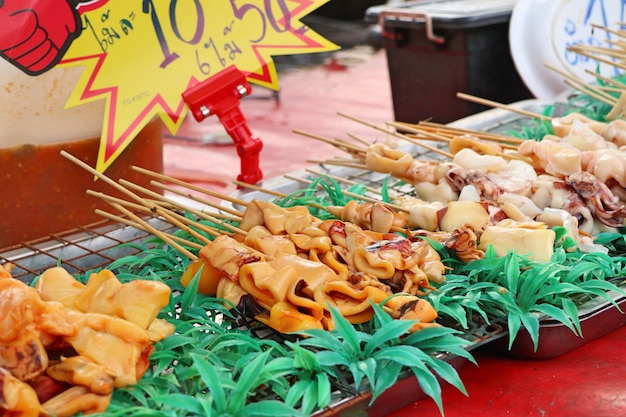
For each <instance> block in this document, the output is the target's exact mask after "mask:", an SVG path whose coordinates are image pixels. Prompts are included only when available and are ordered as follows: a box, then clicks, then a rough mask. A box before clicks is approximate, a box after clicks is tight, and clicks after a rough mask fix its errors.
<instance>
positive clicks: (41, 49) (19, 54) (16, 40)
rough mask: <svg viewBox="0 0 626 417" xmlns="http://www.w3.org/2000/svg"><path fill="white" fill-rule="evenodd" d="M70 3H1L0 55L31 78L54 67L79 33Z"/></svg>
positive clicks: (7, 0)
mask: <svg viewBox="0 0 626 417" xmlns="http://www.w3.org/2000/svg"><path fill="white" fill-rule="evenodd" d="M70 1H71V0H30V1H24V0H0V27H1V28H2V30H1V31H0V56H2V57H4V58H5V59H6V60H8V61H9V62H11V63H12V64H13V65H15V66H16V67H18V68H19V69H21V70H22V71H24V72H25V73H27V74H30V75H37V74H41V73H43V72H45V71H47V70H48V69H50V68H52V67H53V66H54V65H56V64H57V62H59V61H60V60H61V58H62V57H63V55H64V54H65V51H66V50H67V48H69V46H70V45H71V43H72V41H73V40H74V39H76V37H78V35H79V34H80V31H81V20H80V15H79V14H78V12H77V11H76V9H75V8H74V7H73V6H72V5H70ZM73 3H76V2H75V1H73Z"/></svg>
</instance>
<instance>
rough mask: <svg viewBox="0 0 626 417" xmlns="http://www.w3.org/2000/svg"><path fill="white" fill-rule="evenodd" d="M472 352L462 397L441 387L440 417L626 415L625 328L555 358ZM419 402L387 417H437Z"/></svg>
mask: <svg viewBox="0 0 626 417" xmlns="http://www.w3.org/2000/svg"><path fill="white" fill-rule="evenodd" d="M488 347H489V346H485V348H486V349H481V350H477V351H475V352H474V357H475V358H476V360H477V362H478V366H475V365H473V364H471V363H468V364H466V365H464V366H462V367H461V368H460V370H459V375H460V377H461V380H462V381H463V383H464V385H465V388H466V389H467V393H468V396H467V397H466V396H465V395H463V394H462V393H461V392H459V391H458V390H457V389H456V388H454V387H452V386H450V385H447V384H446V385H444V386H443V389H442V391H443V392H442V398H443V405H444V413H445V417H474V416H476V417H478V416H480V417H485V416H514V417H522V416H537V417H604V416H611V417H618V416H626V377H625V376H626V327H621V328H619V329H618V330H615V331H613V332H611V333H609V334H608V335H606V336H604V337H602V338H600V339H596V340H593V341H590V342H589V343H587V344H585V345H583V346H581V347H579V348H577V349H575V350H573V351H571V352H568V353H566V354H564V355H561V356H559V357H556V358H553V359H546V360H522V359H514V358H510V357H504V356H502V355H494V354H493V353H491V352H489V351H488ZM440 415H441V414H440V413H439V410H438V408H437V406H436V405H435V403H434V401H432V400H431V399H430V398H424V399H422V400H419V401H416V402H414V403H412V404H410V405H408V406H406V407H404V408H402V409H400V410H398V411H397V412H394V413H391V414H389V416H388V417H415V416H420V417H431V416H433V417H434V416H440Z"/></svg>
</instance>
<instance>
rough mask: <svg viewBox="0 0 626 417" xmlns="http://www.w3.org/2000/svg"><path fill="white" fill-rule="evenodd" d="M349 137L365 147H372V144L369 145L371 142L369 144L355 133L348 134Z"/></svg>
mask: <svg viewBox="0 0 626 417" xmlns="http://www.w3.org/2000/svg"><path fill="white" fill-rule="evenodd" d="M347 135H348V136H349V137H351V138H352V139H354V140H356V141H357V142H361V143H362V144H363V145H365V146H370V145H371V143H369V142H368V141H366V140H365V139H363V138H361V137H359V136H357V135H355V134H354V133H350V132H348V133H347Z"/></svg>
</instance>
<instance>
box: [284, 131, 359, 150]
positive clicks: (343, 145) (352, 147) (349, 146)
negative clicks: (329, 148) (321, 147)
mask: <svg viewBox="0 0 626 417" xmlns="http://www.w3.org/2000/svg"><path fill="white" fill-rule="evenodd" d="M293 132H294V133H297V134H299V135H302V136H306V137H308V138H311V139H315V140H319V141H321V142H325V143H328V144H330V145H333V146H335V147H338V148H345V149H343V150H344V151H346V152H348V153H364V152H365V151H366V149H363V148H361V147H360V146H356V145H352V144H350V143H347V142H338V141H337V140H333V139H328V138H325V137H323V136H320V135H315V134H313V133H308V132H304V131H302V130H298V129H294V130H293ZM350 151H352V152H350Z"/></svg>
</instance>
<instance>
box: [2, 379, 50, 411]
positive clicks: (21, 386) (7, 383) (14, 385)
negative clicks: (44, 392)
mask: <svg viewBox="0 0 626 417" xmlns="http://www.w3.org/2000/svg"><path fill="white" fill-rule="evenodd" d="M1 410H4V412H2V415H7V416H12V417H13V416H15V417H39V415H41V414H46V411H45V410H44V409H43V408H42V407H41V404H40V403H39V398H38V397H37V393H36V392H35V390H34V389H33V388H32V387H31V386H30V385H28V384H27V383H25V382H22V381H20V380H19V379H17V378H16V377H14V376H13V375H11V372H9V371H7V370H6V369H4V368H0V411H1Z"/></svg>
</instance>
